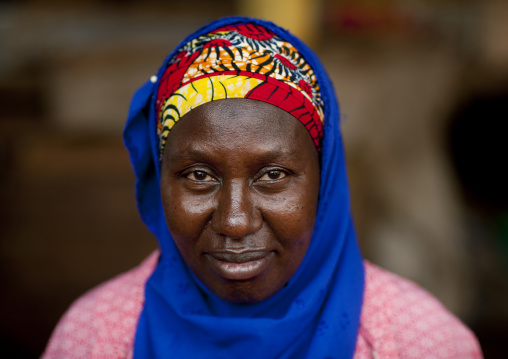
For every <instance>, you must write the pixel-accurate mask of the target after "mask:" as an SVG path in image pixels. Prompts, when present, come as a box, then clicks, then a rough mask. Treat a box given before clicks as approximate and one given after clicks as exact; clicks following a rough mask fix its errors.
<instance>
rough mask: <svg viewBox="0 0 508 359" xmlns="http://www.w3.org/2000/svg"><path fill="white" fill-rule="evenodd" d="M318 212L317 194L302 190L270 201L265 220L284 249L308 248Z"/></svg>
mask: <svg viewBox="0 0 508 359" xmlns="http://www.w3.org/2000/svg"><path fill="white" fill-rule="evenodd" d="M307 188H308V187H307ZM316 211H317V193H316V194H315V195H314V194H313V191H310V192H309V191H304V190H301V189H300V190H295V191H291V192H288V193H284V194H281V195H280V196H277V197H276V198H274V199H273V201H270V204H269V206H266V208H265V220H266V222H267V224H268V225H269V226H270V227H271V229H272V230H273V231H274V232H275V233H276V236H277V237H278V238H279V239H280V240H281V242H283V243H282V244H283V245H284V247H286V248H288V247H291V248H297V247H302V246H303V247H304V248H306V247H307V245H308V243H309V241H310V238H311V237H312V232H313V230H314V222H315V218H316Z"/></svg>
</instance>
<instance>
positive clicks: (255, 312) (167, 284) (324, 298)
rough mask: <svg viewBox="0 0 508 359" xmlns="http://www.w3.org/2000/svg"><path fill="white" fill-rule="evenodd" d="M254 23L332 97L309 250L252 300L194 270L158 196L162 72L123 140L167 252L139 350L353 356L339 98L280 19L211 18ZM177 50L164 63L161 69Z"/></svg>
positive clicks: (352, 262) (357, 278)
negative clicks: (236, 297) (300, 59)
mask: <svg viewBox="0 0 508 359" xmlns="http://www.w3.org/2000/svg"><path fill="white" fill-rule="evenodd" d="M235 23H255V24H260V25H262V26H264V27H265V28H267V29H269V30H271V31H273V32H274V33H275V34H277V35H278V36H280V37H281V38H283V39H285V40H287V41H289V42H290V43H292V44H293V45H294V46H295V47H296V48H297V49H298V51H299V52H300V53H301V54H302V55H303V56H304V57H305V59H306V60H307V61H308V63H309V64H310V65H311V66H312V67H313V69H314V71H315V73H316V76H317V78H318V82H319V85H320V88H321V91H322V96H323V99H324V102H325V125H324V133H325V136H324V140H323V145H322V150H321V161H322V163H321V186H320V194H319V195H320V197H319V198H320V199H319V206H318V213H317V218H316V223H315V228H314V233H313V237H312V240H311V243H310V246H309V249H308V251H307V254H306V256H305V258H304V260H303V262H302V264H301V266H300V268H299V269H298V271H297V272H296V274H295V275H294V276H293V278H292V279H291V280H290V282H289V283H288V285H286V286H285V287H284V288H282V289H281V290H280V291H279V292H278V293H276V294H275V295H274V296H272V297H270V298H268V299H266V300H264V301H262V302H261V303H257V304H251V305H238V304H231V303H227V302H224V301H222V300H221V299H219V298H217V297H216V296H215V295H214V294H213V293H211V292H210V291H209V290H208V289H207V288H206V287H205V286H204V285H203V284H202V283H200V281H199V280H198V279H197V278H196V277H195V276H194V275H193V274H192V273H191V272H190V271H189V269H188V268H187V266H186V265H185V263H184V262H183V260H182V258H181V256H180V254H179V252H178V249H177V248H176V246H175V244H174V243H173V239H172V238H171V235H170V233H169V231H168V228H167V226H166V222H165V219H164V214H163V209H162V204H161V199H160V190H159V182H160V166H159V155H158V143H157V141H158V138H157V133H156V119H155V97H156V92H157V82H155V83H152V82H151V81H148V82H147V83H146V84H145V85H143V86H142V87H141V88H140V89H139V90H138V91H137V92H136V94H135V95H134V98H133V100H132V103H131V107H130V111H129V116H128V120H127V124H126V126H125V130H124V141H125V144H126V146H127V148H128V150H129V154H130V159H131V162H132V165H133V167H134V171H135V174H136V178H137V182H136V198H137V203H138V209H139V212H140V214H141V217H142V219H143V221H144V222H145V224H146V225H147V226H148V228H149V229H150V230H151V231H152V232H153V233H154V235H155V236H156V237H157V239H158V242H159V246H160V250H161V257H160V260H159V263H158V265H157V267H156V268H155V271H154V273H153V274H152V275H151V277H150V278H149V279H148V281H147V283H146V288H145V305H144V308H143V311H142V313H141V316H140V318H139V322H138V327H137V331H136V338H135V344H134V356H135V358H210V357H211V358H240V357H241V358H245V359H247V358H351V357H352V356H353V353H354V349H355V344H356V337H357V333H358V328H359V320H360V312H361V306H362V299H363V289H364V269H363V263H362V257H361V254H360V252H359V249H358V245H357V241H356V238H355V233H354V228H353V224H352V220H351V214H350V209H349V191H348V185H347V178H346V172H345V163H344V151H343V144H342V139H341V136H340V132H339V108H338V104H337V100H336V97H335V92H334V90H333V86H332V84H331V82H330V79H329V78H328V76H327V74H326V72H325V70H324V68H323V67H322V65H321V63H320V62H319V60H318V59H317V57H316V56H315V55H314V53H313V52H312V51H311V50H310V49H309V48H308V47H307V46H306V45H305V44H303V43H302V42H301V41H300V40H298V39H297V38H295V37H294V36H292V35H291V34H290V33H288V32H287V31H286V30H284V29H281V28H280V27H278V26H276V25H275V24H273V23H270V22H266V21H261V20H257V19H250V18H242V17H231V18H225V19H221V20H218V21H215V22H212V23H211V24H209V25H207V26H204V27H203V28H201V29H199V30H198V31H196V32H195V33H194V34H191V35H190V36H189V37H187V38H186V39H185V40H184V41H183V42H182V43H181V44H180V45H179V46H178V47H177V49H178V48H179V47H180V46H182V45H183V44H185V43H187V42H188V41H189V40H191V39H193V38H195V37H197V36H200V35H203V34H206V33H208V32H210V31H212V30H214V29H216V28H218V27H221V26H224V25H228V24H235ZM173 54H174V52H173V53H171V54H170V55H169V56H168V57H167V58H166V60H165V62H164V64H163V66H162V67H161V69H160V70H159V73H158V78H160V77H161V75H162V73H163V71H164V69H165V67H166V64H167V62H168V60H169V59H170V58H171V57H172V56H173Z"/></svg>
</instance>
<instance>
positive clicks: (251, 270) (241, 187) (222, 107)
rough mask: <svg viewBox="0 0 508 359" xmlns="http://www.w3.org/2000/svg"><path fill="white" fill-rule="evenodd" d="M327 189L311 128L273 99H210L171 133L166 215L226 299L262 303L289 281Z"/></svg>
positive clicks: (182, 247) (200, 271) (190, 259)
mask: <svg viewBox="0 0 508 359" xmlns="http://www.w3.org/2000/svg"><path fill="white" fill-rule="evenodd" d="M318 193H319V159H318V152H317V150H316V148H315V146H314V143H313V142H312V139H311V137H310V135H309V133H308V132H307V130H306V129H305V127H304V126H303V125H302V124H301V123H300V122H299V121H298V120H296V119H295V118H294V117H293V116H291V115H290V114H288V113H287V112H285V111H283V110H281V109H279V108H277V107H275V106H273V105H270V104H267V103H264V102H260V101H255V100H247V99H226V100H220V101H214V102H210V103H207V104H204V105H201V106H199V107H198V108H196V109H194V110H192V111H191V112H189V113H188V114H187V115H185V116H184V117H183V118H182V119H181V120H180V121H179V122H178V123H177V125H176V126H175V127H174V128H173V129H172V130H171V132H170V133H169V136H168V139H167V143H166V147H165V150H164V155H163V160H162V168H161V195H162V204H163V207H164V213H165V217H166V222H167V225H168V228H169V231H170V232H171V235H172V237H173V239H174V241H175V244H176V246H177V247H178V250H179V251H180V254H181V255H182V257H183V259H184V261H185V263H186V264H187V265H188V266H189V268H190V270H191V271H192V272H193V273H194V274H195V275H196V277H197V278H199V280H201V281H202V282H203V283H204V284H205V285H206V286H207V287H208V288H209V289H210V290H211V291H212V292H213V293H214V294H216V295H217V296H218V297H219V298H222V299H223V300H226V301H229V302H233V303H255V302H259V301H261V300H263V299H266V298H268V297H270V296H272V295H273V294H275V293H276V292H277V291H279V290H280V289H281V288H282V287H283V286H284V285H285V284H286V283H287V282H288V281H289V280H290V278H291V277H292V276H293V274H294V273H295V272H296V270H297V269H298V267H299V265H300V263H301V262H302V260H303V258H304V256H305V253H306V251H307V248H308V246H309V243H310V240H311V237H312V231H313V227H314V220H315V216H316V211H317V203H318Z"/></svg>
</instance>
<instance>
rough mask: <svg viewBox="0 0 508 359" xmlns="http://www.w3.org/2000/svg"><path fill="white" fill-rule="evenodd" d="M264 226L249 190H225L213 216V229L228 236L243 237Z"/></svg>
mask: <svg viewBox="0 0 508 359" xmlns="http://www.w3.org/2000/svg"><path fill="white" fill-rule="evenodd" d="M261 226H262V217H261V214H260V212H259V210H258V209H256V208H255V206H254V204H253V201H252V199H251V196H250V193H249V192H248V190H245V189H243V188H234V187H233V188H231V189H230V190H229V191H226V190H224V191H223V193H222V195H221V197H220V200H219V201H218V203H217V208H216V211H215V212H214V214H213V217H212V230H213V231H214V232H216V233H217V234H220V235H223V236H225V237H228V238H233V239H234V238H242V237H245V236H247V235H249V234H253V233H255V232H257V231H258V230H259V228H261Z"/></svg>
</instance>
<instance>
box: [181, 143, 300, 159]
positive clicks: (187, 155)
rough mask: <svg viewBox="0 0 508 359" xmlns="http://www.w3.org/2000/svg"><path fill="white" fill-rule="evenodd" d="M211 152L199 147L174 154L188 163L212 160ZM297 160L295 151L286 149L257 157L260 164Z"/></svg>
mask: <svg viewBox="0 0 508 359" xmlns="http://www.w3.org/2000/svg"><path fill="white" fill-rule="evenodd" d="M209 153H210V151H209V150H208V149H200V148H199V147H190V148H189V147H188V148H186V149H184V150H181V151H178V152H176V153H173V155H174V157H176V158H178V159H181V160H187V161H196V160H201V159H203V157H204V158H206V159H209V160H211V158H210V156H208V154H209ZM294 158H295V152H294V151H288V150H284V149H275V148H274V149H270V150H267V151H263V152H261V153H260V154H259V156H257V159H258V160H259V161H260V162H272V161H289V160H292V159H294Z"/></svg>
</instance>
